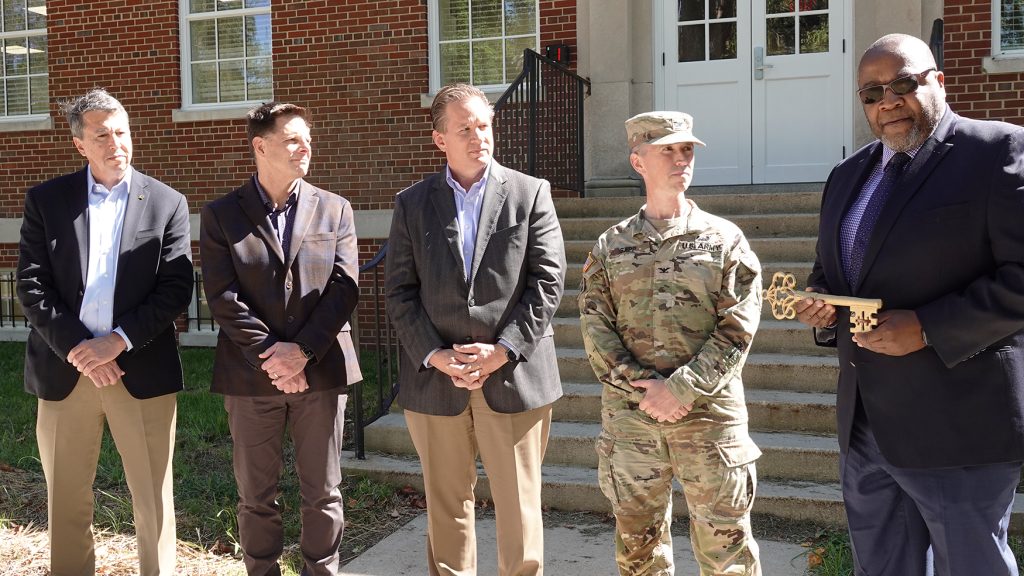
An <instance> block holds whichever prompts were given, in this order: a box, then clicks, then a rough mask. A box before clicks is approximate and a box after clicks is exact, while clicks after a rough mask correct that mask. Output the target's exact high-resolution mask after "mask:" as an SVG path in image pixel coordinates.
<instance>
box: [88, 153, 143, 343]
mask: <svg viewBox="0 0 1024 576" xmlns="http://www.w3.org/2000/svg"><path fill="white" fill-rule="evenodd" d="M86 182H87V184H88V190H89V213H88V222H89V270H88V272H87V273H86V277H85V295H84V296H83V297H82V309H81V310H80V311H79V313H78V318H79V319H80V320H81V321H82V324H85V327H86V328H88V329H89V330H90V331H91V332H92V334H93V336H95V337H97V338H98V337H100V336H106V335H108V334H110V333H111V332H116V333H117V334H118V335H120V336H121V338H123V339H124V342H125V344H126V345H127V346H128V350H131V349H132V342H131V340H129V339H128V336H127V335H125V333H124V330H122V329H121V328H120V327H117V328H114V327H113V326H112V324H113V323H114V283H115V282H116V281H117V256H118V253H119V252H120V251H121V232H122V230H123V229H124V214H125V207H126V206H127V204H128V190H130V189H131V182H132V168H131V167H129V168H128V171H127V172H125V175H124V178H122V179H121V181H120V182H118V183H117V184H115V185H114V187H113V189H110V190H108V189H107V187H106V186H104V185H103V184H100V183H98V182H96V179H95V178H93V176H92V169H91V168H90V169H88V170H86Z"/></svg>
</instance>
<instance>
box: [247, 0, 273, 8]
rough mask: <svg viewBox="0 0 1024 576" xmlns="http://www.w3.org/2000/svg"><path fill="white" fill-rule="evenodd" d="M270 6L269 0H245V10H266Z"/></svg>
mask: <svg viewBox="0 0 1024 576" xmlns="http://www.w3.org/2000/svg"><path fill="white" fill-rule="evenodd" d="M269 6H270V0H245V7H246V8H267V7H269Z"/></svg>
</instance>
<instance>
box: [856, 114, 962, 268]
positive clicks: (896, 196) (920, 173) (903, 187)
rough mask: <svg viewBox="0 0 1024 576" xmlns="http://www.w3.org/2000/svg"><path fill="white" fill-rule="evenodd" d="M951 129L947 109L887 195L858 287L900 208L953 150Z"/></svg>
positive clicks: (951, 122) (950, 119)
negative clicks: (948, 139) (950, 141)
mask: <svg viewBox="0 0 1024 576" xmlns="http://www.w3.org/2000/svg"><path fill="white" fill-rule="evenodd" d="M954 126H955V116H954V114H953V112H952V111H951V110H949V109H948V108H947V109H946V113H945V114H944V115H943V117H942V120H941V121H940V122H939V126H938V127H937V128H936V129H935V134H933V135H932V136H931V137H929V138H928V139H927V140H925V142H924V145H923V146H921V149H920V150H919V151H918V152H917V154H916V155H915V156H914V159H913V161H911V162H910V164H909V165H907V170H906V172H905V173H904V174H903V177H902V178H901V179H900V181H899V182H898V185H897V186H896V188H895V189H893V191H892V192H891V193H890V194H889V199H888V200H886V202H885V206H884V207H883V208H882V212H881V213H880V214H879V215H878V222H877V223H876V224H875V228H874V230H872V231H871V240H870V242H868V247H867V250H866V251H865V252H864V265H863V266H862V267H861V271H860V278H858V279H857V286H860V285H861V283H862V282H863V281H864V278H865V277H866V275H867V273H868V271H869V270H870V269H871V264H872V263H873V262H874V261H875V258H876V257H877V256H878V252H879V250H880V249H881V247H882V244H883V243H884V242H885V237H886V236H888V235H889V231H890V230H892V227H893V226H894V225H895V224H896V220H897V219H898V218H899V215H900V212H902V211H903V207H904V206H906V205H907V202H909V201H910V199H911V198H913V197H914V195H915V194H917V192H918V191H919V190H920V189H921V185H922V184H924V181H925V180H926V179H927V178H928V175H929V174H931V173H932V171H933V170H935V167H936V166H938V165H939V162H941V161H942V159H943V158H944V157H945V155H946V153H947V152H949V150H950V149H952V148H953V145H952V144H951V143H948V142H946V139H947V138H948V137H949V136H950V135H952V133H953V128H954Z"/></svg>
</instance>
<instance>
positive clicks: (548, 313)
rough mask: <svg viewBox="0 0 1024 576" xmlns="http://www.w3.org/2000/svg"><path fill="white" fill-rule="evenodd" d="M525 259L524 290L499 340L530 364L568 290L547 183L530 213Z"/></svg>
mask: <svg viewBox="0 0 1024 576" xmlns="http://www.w3.org/2000/svg"><path fill="white" fill-rule="evenodd" d="M526 259H527V261H526V284H525V290H524V291H523V295H522V297H521V298H520V299H519V303H518V304H517V305H516V306H515V309H514V310H513V311H512V313H511V314H510V315H509V318H508V321H507V322H506V324H505V326H504V327H503V328H502V329H501V332H500V333H499V335H498V337H499V339H504V340H505V341H507V342H508V343H510V344H512V346H514V347H515V349H516V351H518V352H519V354H520V356H521V359H522V360H526V361H529V359H530V355H531V354H532V353H533V350H534V349H535V348H536V347H537V342H538V341H539V340H540V339H541V337H542V336H544V334H545V332H546V331H547V329H548V327H549V326H550V325H551V318H553V317H554V315H555V312H556V311H557V310H558V304H559V302H560V301H561V300H562V292H563V290H564V288H565V245H564V244H563V242H562V228H561V226H559V224H558V216H556V214H555V204H554V202H553V201H552V200H551V185H550V184H549V183H548V182H547V181H546V180H541V182H540V187H539V189H538V190H537V194H536V195H535V200H534V205H533V209H532V210H531V212H530V227H529V232H528V237H527V248H526Z"/></svg>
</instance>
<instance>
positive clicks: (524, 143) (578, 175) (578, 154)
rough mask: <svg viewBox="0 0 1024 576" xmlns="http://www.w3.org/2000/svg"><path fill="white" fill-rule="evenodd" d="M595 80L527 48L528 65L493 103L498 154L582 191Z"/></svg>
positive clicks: (525, 61)
mask: <svg viewBox="0 0 1024 576" xmlns="http://www.w3.org/2000/svg"><path fill="white" fill-rule="evenodd" d="M588 95H590V81H589V80H587V79H586V78H583V77H581V76H579V75H578V74H576V73H575V72H573V71H572V70H570V69H568V68H566V67H565V66H563V65H561V64H559V63H558V62H555V61H554V60H551V59H550V58H545V57H544V56H541V55H540V54H538V53H536V52H534V51H533V50H530V49H529V48H527V49H526V50H524V51H523V71H522V72H520V73H519V76H517V77H516V79H515V80H513V81H512V84H511V85H510V86H509V87H508V89H507V90H505V93H504V94H502V95H501V97H500V98H498V101H497V102H495V103H494V141H495V143H496V151H495V155H494V156H495V158H497V160H498V162H501V163H502V164H503V165H505V166H508V167H509V168H512V169H514V170H518V171H520V172H525V173H527V174H529V175H531V176H536V177H537V178H544V179H545V180H547V181H548V182H550V183H551V185H552V186H555V187H558V188H564V189H566V190H575V191H576V192H579V193H580V195H581V196H582V195H583V183H584V181H583V99H584V98H585V97H586V96H588Z"/></svg>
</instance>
